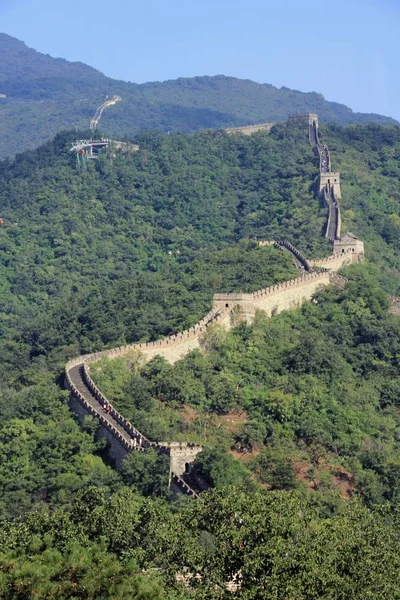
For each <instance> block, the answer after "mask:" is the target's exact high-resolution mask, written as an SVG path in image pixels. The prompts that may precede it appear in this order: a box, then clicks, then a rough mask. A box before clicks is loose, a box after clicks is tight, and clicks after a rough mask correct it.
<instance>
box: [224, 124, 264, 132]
mask: <svg viewBox="0 0 400 600" xmlns="http://www.w3.org/2000/svg"><path fill="white" fill-rule="evenodd" d="M274 125H275V123H257V124H256V125H245V126H244V127H228V128H227V129H225V131H226V133H228V134H229V135H232V134H235V133H242V134H243V135H252V134H253V133H256V132H257V131H271V129H272V127H273V126H274Z"/></svg>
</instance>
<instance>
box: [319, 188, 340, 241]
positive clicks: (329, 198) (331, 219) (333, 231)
mask: <svg viewBox="0 0 400 600" xmlns="http://www.w3.org/2000/svg"><path fill="white" fill-rule="evenodd" d="M323 194H324V202H325V205H326V206H327V208H328V221H327V224H326V232H325V237H326V238H328V240H329V241H330V242H332V243H333V242H334V241H335V240H339V239H340V209H339V203H338V201H337V200H336V198H335V192H334V188H333V187H332V186H331V185H330V184H329V183H328V184H327V185H326V187H325V188H324V192H323Z"/></svg>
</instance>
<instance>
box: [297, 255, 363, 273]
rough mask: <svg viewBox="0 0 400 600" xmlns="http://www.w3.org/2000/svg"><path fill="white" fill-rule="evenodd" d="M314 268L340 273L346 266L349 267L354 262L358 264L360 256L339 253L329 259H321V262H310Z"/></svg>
mask: <svg viewBox="0 0 400 600" xmlns="http://www.w3.org/2000/svg"><path fill="white" fill-rule="evenodd" d="M308 262H309V263H310V265H311V266H312V267H322V268H324V269H328V270H329V271H339V269H341V268H342V267H344V266H345V265H349V264H351V263H353V262H358V256H355V255H354V254H352V253H346V254H341V253H340V252H337V253H335V254H332V256H328V258H321V259H319V260H310V261H308Z"/></svg>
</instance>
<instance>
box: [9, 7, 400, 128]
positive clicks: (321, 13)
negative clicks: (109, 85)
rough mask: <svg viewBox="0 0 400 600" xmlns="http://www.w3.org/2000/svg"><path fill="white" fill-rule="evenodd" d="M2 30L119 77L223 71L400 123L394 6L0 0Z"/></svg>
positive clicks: (399, 40) (399, 17)
mask: <svg viewBox="0 0 400 600" xmlns="http://www.w3.org/2000/svg"><path fill="white" fill-rule="evenodd" d="M0 31H2V32H4V33H8V34H10V35H13V36H15V37H17V38H19V39H22V40H23V41H25V42H26V43H27V44H28V46H31V47H33V48H35V49H37V50H40V51H41V52H44V53H48V54H51V55H52V56H56V57H58V56H60V57H63V58H67V59H68V60H80V61H82V62H85V63H87V64H90V65H91V66H94V67H96V68H98V69H100V70H101V71H102V72H103V73H105V74H106V75H109V76H110V77H113V78H117V79H124V80H129V81H135V82H138V83H141V82H144V81H156V80H158V81H160V80H165V79H175V78H177V77H191V76H195V75H215V74H220V73H223V74H225V75H233V76H236V77H241V78H247V79H253V80H254V81H258V82H261V83H272V84H273V85H276V86H278V87H280V86H282V85H285V86H287V87H290V88H294V89H298V90H302V91H317V92H321V93H322V94H324V96H325V97H326V98H327V99H328V100H331V101H336V102H341V103H344V104H347V105H348V106H350V107H351V108H353V110H357V111H362V112H376V113H381V114H386V115H390V116H393V117H395V118H397V119H399V120H400V102H399V99H398V98H399V96H400V69H399V65H398V63H399V57H400V35H399V32H400V0H379V1H378V0H347V1H345V0H336V1H335V2H327V1H326V0H325V1H322V0H321V1H316V0H303V1H302V2H301V1H296V0H286V1H285V2H282V1H279V0H274V1H273V2H271V1H269V0H240V1H238V0H197V1H196V2H195V1H192V0H185V1H184V0H169V1H162V0H115V1H114V2H113V1H112V0H97V1H94V0H81V1H77V0H68V1H67V2H63V3H60V2H56V1H55V0H0Z"/></svg>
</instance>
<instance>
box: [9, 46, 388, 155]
mask: <svg viewBox="0 0 400 600" xmlns="http://www.w3.org/2000/svg"><path fill="white" fill-rule="evenodd" d="M0 94H6V95H7V98H6V99H1V98H0V158H4V157H6V156H11V155H13V154H14V153H15V152H21V151H22V150H25V149H28V148H35V147H36V146H37V145H38V144H39V143H41V142H43V141H44V140H45V139H48V138H50V137H52V136H54V135H55V134H56V133H57V132H58V131H59V130H60V129H61V128H62V127H76V126H77V127H86V126H88V125H89V122H90V119H91V118H92V117H93V115H94V113H95V111H96V108H97V107H98V106H99V105H100V104H101V103H102V102H103V101H104V98H105V96H106V95H109V96H110V97H111V96H113V95H115V94H119V95H120V96H121V97H122V100H123V101H122V102H120V103H118V104H117V105H115V106H114V107H113V108H112V109H110V110H108V111H106V112H105V113H104V116H103V117H102V122H103V123H105V124H106V125H107V130H108V131H109V132H110V133H112V134H113V135H115V136H122V135H124V134H126V133H128V134H130V135H132V134H133V133H135V132H137V131H138V130H140V129H153V128H155V129H160V130H162V131H165V132H166V131H183V132H191V131H195V130H198V129H204V128H219V127H228V126H235V125H246V124H248V123H259V122H266V121H267V122H269V121H278V120H284V119H286V118H287V115H288V114H289V113H291V112H297V111H306V110H308V109H309V107H310V106H313V107H315V109H316V110H317V111H318V112H319V115H320V118H321V119H322V120H323V121H329V122H337V123H340V124H348V123H365V122H368V121H375V122H377V123H394V122H395V121H394V120H393V119H390V118H389V117H382V116H380V115H373V114H371V115H369V114H362V113H353V111H352V110H350V109H349V108H348V107H347V106H344V105H342V104H338V103H336V102H327V101H326V100H325V99H324V97H323V96H322V95H321V94H317V93H315V92H312V93H309V94H305V93H303V92H299V91H296V90H290V89H289V88H286V87H282V88H280V89H278V88H276V87H274V86H272V85H269V84H263V85H260V84H258V83H255V82H253V81H249V80H241V79H235V78H234V77H224V76H223V75H218V76H215V77H194V78H191V79H188V78H180V79H177V80H175V81H165V82H162V83H144V84H141V85H138V84H135V83H128V82H123V81H116V80H113V79H110V78H108V77H106V76H104V75H103V74H102V73H100V72H99V71H96V70H95V69H93V68H91V67H88V66H87V65H84V64H82V63H71V62H68V61H66V60H63V59H54V58H52V57H50V56H49V55H44V54H41V53H39V52H36V51H35V50H32V49H30V48H27V47H26V46H25V44H24V43H23V42H20V41H18V40H16V39H15V38H12V37H10V36H8V35H5V34H0Z"/></svg>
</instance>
